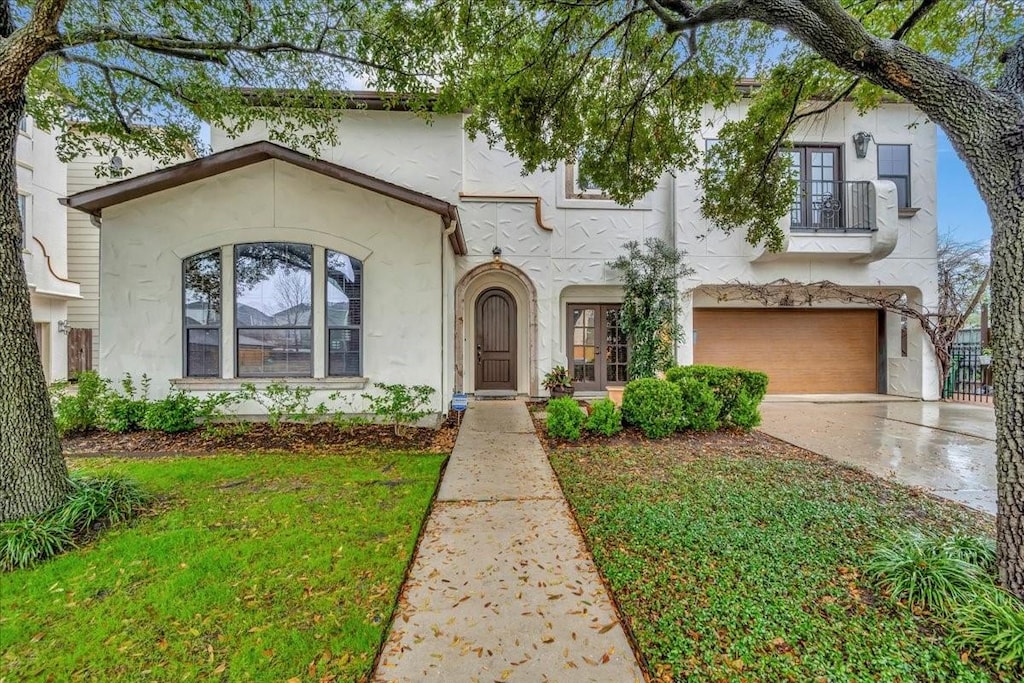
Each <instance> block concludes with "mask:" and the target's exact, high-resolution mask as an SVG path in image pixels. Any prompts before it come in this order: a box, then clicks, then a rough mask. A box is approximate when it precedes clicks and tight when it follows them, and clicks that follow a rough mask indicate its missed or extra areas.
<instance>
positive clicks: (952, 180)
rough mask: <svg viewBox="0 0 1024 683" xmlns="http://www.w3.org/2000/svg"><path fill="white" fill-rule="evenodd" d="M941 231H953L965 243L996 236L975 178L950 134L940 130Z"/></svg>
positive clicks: (939, 209)
mask: <svg viewBox="0 0 1024 683" xmlns="http://www.w3.org/2000/svg"><path fill="white" fill-rule="evenodd" d="M938 194H939V208H938V222H939V233H940V234H945V233H947V232H948V233H950V234H952V235H953V236H954V237H955V238H956V239H957V240H959V241H963V242H987V241H988V240H989V239H991V237H992V224H991V223H990V222H989V219H988V210H987V209H986V208H985V203H984V202H982V201H981V197H980V196H979V195H978V190H977V188H976V187H975V186H974V180H973V179H972V178H971V175H970V173H968V172H967V167H966V166H964V162H962V161H961V160H960V157H958V156H957V155H956V152H955V151H953V146H952V145H951V144H950V142H949V139H948V138H947V137H946V134H945V133H943V132H942V130H941V129H940V130H939V160H938Z"/></svg>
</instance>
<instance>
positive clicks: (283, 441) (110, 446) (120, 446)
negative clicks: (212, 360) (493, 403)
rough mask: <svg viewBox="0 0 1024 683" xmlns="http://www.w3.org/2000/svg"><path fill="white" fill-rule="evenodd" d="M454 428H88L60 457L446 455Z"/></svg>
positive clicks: (451, 424)
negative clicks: (215, 430)
mask: <svg viewBox="0 0 1024 683" xmlns="http://www.w3.org/2000/svg"><path fill="white" fill-rule="evenodd" d="M458 432H459V427H458V422H457V420H456V417H455V414H454V413H452V414H451V415H449V417H448V418H447V419H446V420H445V422H444V424H443V425H441V427H440V428H439V429H427V428H419V427H405V428H403V429H402V435H401V436H396V435H395V430H394V427H392V426H391V425H360V426H357V427H353V428H350V429H339V428H338V427H336V426H334V425H332V424H330V423H326V422H324V423H319V424H296V423H284V424H280V425H278V427H277V429H274V428H272V427H271V426H270V425H269V424H267V423H261V422H255V423H251V424H250V426H249V429H248V431H246V432H245V433H243V434H210V433H208V432H207V431H206V430H205V429H202V428H199V429H196V430H193V431H191V432H181V433H178V434H165V433H163V432H155V431H142V432H128V433H125V434H114V433H112V432H103V431H94V432H87V433H84V434H74V435H70V436H67V437H65V438H64V441H63V448H64V455H66V456H74V457H81V456H91V455H128V456H133V455H134V456H139V457H146V456H160V455H168V454H195V453H203V454H207V453H213V452H218V453H223V452H245V453H259V452H268V451H273V452H281V451H284V452H293V453H310V452H332V453H337V452H338V451H346V450H360V449H367V448H371V449H379V448H386V449H391V450H401V451H426V452H431V453H450V452H451V450H452V448H453V447H454V446H455V437H456V436H457V435H458Z"/></svg>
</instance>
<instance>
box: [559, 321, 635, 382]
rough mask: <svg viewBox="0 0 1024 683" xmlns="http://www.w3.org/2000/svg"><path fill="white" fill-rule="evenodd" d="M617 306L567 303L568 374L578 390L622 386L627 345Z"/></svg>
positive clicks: (627, 357) (624, 376) (624, 377)
mask: <svg viewBox="0 0 1024 683" xmlns="http://www.w3.org/2000/svg"><path fill="white" fill-rule="evenodd" d="M620 313H621V307H620V306H619V305H618V304H569V307H568V322H569V324H568V328H569V329H568V339H567V347H568V350H569V372H570V373H571V374H572V378H573V385H574V386H575V387H576V388H577V389H579V390H582V391H601V390H602V389H604V388H606V387H608V386H616V385H622V384H625V383H626V381H627V376H626V367H627V364H628V362H629V345H628V343H627V341H626V335H625V333H623V331H622V327H621V325H620V324H619V316H620Z"/></svg>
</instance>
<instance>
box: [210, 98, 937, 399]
mask: <svg viewBox="0 0 1024 683" xmlns="http://www.w3.org/2000/svg"><path fill="white" fill-rule="evenodd" d="M743 107H745V104H743V103H741V104H739V105H736V106H735V107H732V108H730V109H729V110H726V111H724V112H714V111H710V110H709V111H708V112H706V114H707V115H706V116H704V117H703V119H704V120H705V121H706V122H707V123H706V126H705V127H704V129H703V130H702V131H701V132H700V134H699V135H697V136H695V139H694V140H693V144H694V145H695V146H696V147H697V148H698V149H703V148H704V145H705V141H706V140H707V139H710V138H714V137H715V136H716V135H717V131H718V129H719V128H720V127H721V125H722V123H723V122H724V121H725V120H727V119H729V118H733V117H737V116H740V115H741V114H742V109H743ZM461 123H462V119H461V117H460V116H448V117H436V118H435V119H434V120H433V122H432V123H431V124H430V125H428V124H427V123H426V122H425V121H423V120H422V119H420V118H418V117H416V116H415V115H413V114H409V113H402V112H372V111H352V112H347V113H345V114H344V115H342V116H341V117H340V119H339V123H338V125H339V137H340V142H339V143H338V144H337V145H334V146H331V147H329V148H327V149H324V150H321V156H322V157H323V158H325V159H327V160H329V161H333V162H335V163H338V164H342V165H345V166H349V167H352V168H355V169H357V170H360V171H363V172H366V173H370V174H373V175H375V176H378V177H381V178H384V179H386V180H390V181H392V182H396V183H398V184H401V185H405V186H407V187H411V188H413V189H416V190H419V191H421V192H426V193H428V194H433V195H435V196H438V197H441V198H443V199H446V200H448V201H451V202H455V203H458V204H459V208H460V213H461V216H462V223H463V228H464V231H465V236H466V241H467V244H468V248H469V254H468V255H467V256H460V257H454V258H453V259H452V262H451V263H450V264H449V263H444V272H445V273H449V270H448V269H449V268H450V275H451V279H450V281H445V283H444V284H443V289H444V291H445V292H446V293H450V292H452V291H455V292H458V291H460V287H461V288H462V289H463V290H465V291H469V292H479V291H482V285H483V284H486V283H488V282H489V283H491V284H501V283H502V282H504V283H505V284H504V285H502V286H506V288H507V289H508V290H509V291H510V292H511V293H512V294H513V296H514V297H515V298H516V302H517V307H518V308H520V309H521V308H523V307H524V306H525V307H528V310H530V311H531V312H532V316H530V315H525V314H521V316H520V321H519V326H520V328H522V327H523V325H526V326H529V325H530V324H531V323H530V320H531V319H532V320H535V330H534V331H533V332H532V334H534V335H535V346H533V347H529V348H531V349H532V350H531V351H530V352H529V356H530V357H528V358H526V359H522V358H521V359H520V362H519V373H518V374H519V377H518V378H517V389H518V391H519V392H520V393H533V392H535V391H537V387H538V386H539V383H540V379H541V377H542V376H543V374H544V373H545V372H546V371H547V370H549V369H550V368H551V367H552V366H553V365H555V364H563V363H565V362H566V348H565V347H566V344H565V337H566V321H565V306H566V304H568V303H571V302H580V303H584V302H587V303H598V302H603V303H614V302H617V301H618V300H620V299H621V290H620V288H619V281H618V279H617V277H616V274H615V273H614V272H612V271H611V269H610V268H609V267H608V266H607V262H608V261H610V260H612V259H614V258H615V257H616V256H617V255H618V254H619V253H621V250H622V245H623V244H624V243H625V242H626V241H629V240H641V241H642V240H643V239H645V238H647V237H663V238H664V237H668V238H669V239H674V240H675V242H676V244H677V245H678V246H679V247H680V248H682V249H684V250H685V251H687V252H688V254H689V257H688V261H689V264H690V265H691V267H693V268H694V270H695V274H694V276H693V277H692V278H689V279H687V280H686V281H685V282H683V283H681V285H682V289H683V290H684V296H683V300H682V302H681V305H680V309H679V310H680V321H681V322H682V323H683V327H684V330H685V331H686V332H687V339H686V340H684V341H683V343H681V344H680V346H679V349H678V354H677V358H678V360H679V362H683V363H685V362H690V361H691V360H692V347H691V346H690V341H689V339H690V336H691V332H692V307H693V305H694V303H693V298H692V297H691V296H689V295H688V294H687V293H686V292H687V291H689V290H692V289H694V288H696V287H698V286H707V285H711V286H713V285H716V284H723V283H727V282H729V281H732V280H741V281H747V282H755V283H766V282H770V281H773V280H776V279H780V278H786V279H789V280H793V281H804V282H807V281H815V280H824V279H827V280H832V281H835V282H838V283H841V284H843V285H845V286H849V287H872V288H878V287H879V286H882V287H885V288H891V289H894V290H899V291H904V292H907V293H908V295H912V296H913V297H914V300H915V301H919V302H920V303H921V304H922V305H923V306H925V307H930V306H934V304H935V299H936V256H935V252H936V242H937V229H936V215H935V211H936V197H935V168H936V161H937V159H936V141H935V127H934V125H932V124H931V123H930V122H928V121H927V120H926V119H925V117H924V116H923V115H922V114H921V113H920V112H918V111H917V110H916V109H914V108H913V107H910V106H907V105H903V104H898V103H884V104H883V105H881V106H880V107H879V108H878V109H876V110H874V111H871V112H868V113H867V114H865V115H863V116H862V115H859V114H858V113H857V112H856V111H854V110H853V108H852V107H849V106H841V107H838V108H837V109H836V110H834V111H833V112H832V113H830V114H829V115H828V117H827V118H825V119H824V120H818V121H815V122H814V123H813V125H809V126H807V127H805V128H804V129H802V130H800V131H799V133H798V135H797V141H798V142H801V143H812V144H834V145H837V146H839V147H840V148H841V150H842V152H841V154H842V164H843V167H844V173H843V177H844V179H846V180H868V181H872V192H873V193H874V196H875V202H876V205H877V210H878V226H879V230H878V231H877V232H876V233H871V234H864V233H860V234H823V233H819V234H808V233H797V232H791V233H790V239H789V240H788V244H787V250H786V251H785V252H783V253H782V254H779V255H768V254H765V253H764V250H763V249H762V248H755V247H751V246H750V245H747V244H746V243H745V242H744V240H743V237H742V236H741V235H725V234H723V233H721V232H719V231H717V230H716V229H715V227H714V226H713V225H711V224H710V223H709V222H708V221H707V220H705V219H704V217H703V216H702V214H701V213H700V209H699V196H698V192H697V189H696V175H695V174H694V173H679V174H677V175H675V176H672V175H666V176H665V177H664V178H663V180H662V182H661V184H660V185H659V186H658V187H657V188H656V189H655V190H654V191H653V192H652V193H650V194H649V195H648V196H647V197H644V198H642V199H641V200H640V201H638V202H636V203H635V204H634V205H633V206H629V207H625V206H618V205H616V204H615V203H614V202H611V201H609V200H600V199H597V200H595V199H586V200H582V199H572V198H569V197H568V196H567V193H566V182H565V170H564V167H562V166H560V167H559V168H558V169H557V170H556V171H555V172H536V173H531V174H523V172H522V165H521V164H520V163H519V162H518V161H517V160H515V159H514V158H512V157H511V156H510V155H509V154H508V153H507V152H505V151H504V150H503V149H501V148H500V147H499V148H495V149H491V148H490V147H488V145H487V143H486V141H484V140H482V139H478V140H469V139H468V138H467V137H466V136H465V135H464V134H463V132H462V130H461ZM861 130H863V131H867V132H870V133H871V134H872V136H873V142H872V143H870V144H869V146H868V153H867V156H866V157H865V158H864V159H857V158H856V155H855V153H854V150H853V143H852V137H853V135H854V133H856V132H858V131H861ZM265 135H266V129H265V128H264V127H261V126H256V127H254V128H253V129H251V130H249V131H247V132H246V133H245V134H243V135H242V136H241V137H239V138H237V139H229V138H228V137H227V136H226V135H224V133H223V132H222V131H219V130H217V129H214V130H213V132H212V145H213V148H214V149H215V150H223V149H226V148H229V147H233V146H236V145H240V144H245V143H248V142H252V141H256V140H261V139H264V137H265ZM879 143H883V144H908V145H910V146H911V164H912V168H911V174H912V176H911V197H912V203H913V204H914V206H915V207H916V208H917V209H918V210H917V211H916V212H914V213H913V214H910V213H908V212H904V215H901V214H899V213H898V211H897V209H896V204H895V187H894V186H893V185H892V184H891V183H890V182H888V181H878V179H877V145H878V144H879ZM211 201H212V200H211ZM537 203H539V213H540V219H539V220H538V217H537V209H536V207H535V204H537ZM786 223H787V225H786V226H785V227H786V229H787V230H788V219H786ZM495 247H497V248H498V249H500V250H501V254H500V257H499V258H498V259H497V260H496V259H495V257H494V256H493V255H492V250H493V249H494V248H495ZM503 268H504V269H505V270H506V271H507V272H505V274H504V275H502V269H503ZM513 271H514V272H515V273H517V275H516V276H515V277H513V276H512V275H510V273H512V272H513ZM518 274H521V275H522V276H523V277H525V278H526V279H527V280H528V281H529V283H530V288H532V290H533V292H532V293H528V292H527V289H529V288H523V289H520V288H518V287H517V285H516V284H515V282H516V281H517V279H518V277H519V275H518ZM467 278H468V280H473V282H469V281H467ZM478 278H484V279H479V280H478ZM503 278H504V279H503ZM523 299H531V300H523ZM473 303H474V302H473V301H472V300H460V299H459V297H458V296H454V297H453V296H450V295H449V296H448V297H447V298H446V299H445V301H444V302H443V303H442V304H440V305H442V306H443V308H444V309H445V311H446V312H445V313H444V315H442V316H441V318H440V323H439V324H440V325H441V326H442V327H443V328H444V330H445V334H446V339H452V337H451V336H448V335H449V334H453V335H454V336H455V337H456V339H455V341H454V343H453V344H452V345H451V346H452V349H450V350H445V351H444V360H443V361H440V362H442V364H443V365H444V366H445V368H446V371H445V372H446V376H447V377H449V378H450V380H449V381H450V382H451V385H450V387H444V389H445V394H446V397H447V394H448V393H450V388H463V389H466V390H468V391H472V390H473V379H474V378H473V367H472V366H473V356H472V347H473V344H472V339H473V329H472V324H473V320H472V316H473V311H472V308H473ZM696 305H708V306H711V305H717V302H716V301H715V300H714V299H711V298H707V297H705V298H700V297H699V296H698V298H697V300H696ZM453 308H454V310H453ZM887 329H888V333H887V334H888V336H887V344H886V346H887V360H886V368H885V369H886V372H887V382H888V386H887V389H888V391H889V392H890V393H894V394H901V395H908V396H918V397H923V398H936V397H937V387H938V379H937V376H936V372H935V364H934V359H933V358H932V357H931V356H930V350H929V348H928V344H927V341H926V340H925V339H924V337H923V334H922V333H921V331H920V329H917V328H915V326H913V325H911V329H910V330H909V332H908V342H909V343H908V353H907V356H906V357H903V356H902V355H900V347H899V345H898V343H897V344H895V346H894V342H893V339H892V325H891V324H890V325H888V326H887ZM449 331H451V332H449ZM528 334H530V332H528V330H526V329H520V330H519V339H520V348H523V347H526V346H527V343H526V340H527V335H528ZM897 341H898V339H897ZM530 343H531V344H533V343H534V342H530ZM894 354H895V355H894ZM524 361H525V362H524ZM406 383H409V382H406Z"/></svg>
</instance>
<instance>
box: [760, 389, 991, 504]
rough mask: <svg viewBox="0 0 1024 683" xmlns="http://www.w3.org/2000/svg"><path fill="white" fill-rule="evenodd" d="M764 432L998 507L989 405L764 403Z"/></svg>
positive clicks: (925, 486)
mask: <svg viewBox="0 0 1024 683" xmlns="http://www.w3.org/2000/svg"><path fill="white" fill-rule="evenodd" d="M761 414H762V415H763V417H764V422H763V424H762V425H761V430H762V431H764V432H767V433H768V434H771V435H772V436H774V437H776V438H778V439H782V440H783V441H788V442H789V443H791V444H794V445H796V446H800V447H801V448H806V449H807V450H809V451H814V452H815V453H819V454H821V455H824V456H827V457H829V458H832V459H833V460H837V461H839V462H841V463H844V464H847V465H854V466H856V467H859V468H861V469H864V470H867V471H868V472H871V473H872V474H874V475H877V476H880V477H889V478H893V479H895V480H897V481H900V482H902V483H904V484H908V485H910V486H916V487H919V488H923V489H926V490H928V491H931V492H932V493H934V494H935V495H938V496H942V497H943V498H948V499H950V500H955V501H956V502H958V503H962V504H964V505H967V506H968V507H972V508H974V509H976V510H982V511H984V512H988V513H991V514H995V512H996V444H995V438H996V435H995V428H996V427H995V413H994V412H993V410H992V407H991V406H984V405H969V404H964V403H939V402H930V403H925V402H921V401H913V402H899V401H873V402H865V403H845V404H843V403H818V402H811V401H806V400H805V401H800V402H791V403H784V402H780V401H778V400H776V401H773V402H770V403H769V402H765V403H763V404H762V405H761Z"/></svg>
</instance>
